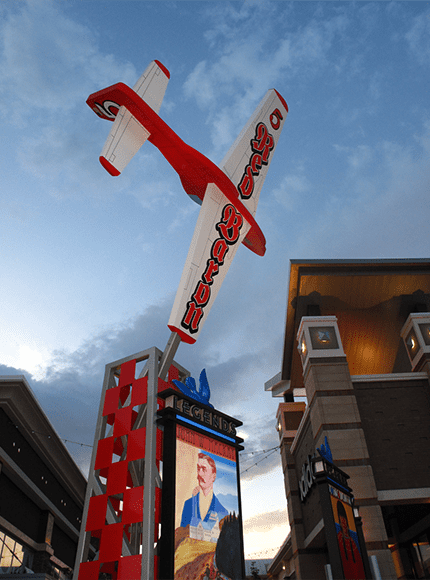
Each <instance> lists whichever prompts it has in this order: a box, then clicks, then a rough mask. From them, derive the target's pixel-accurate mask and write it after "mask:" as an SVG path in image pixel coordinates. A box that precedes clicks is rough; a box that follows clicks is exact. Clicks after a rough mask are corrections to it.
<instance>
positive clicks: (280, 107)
mask: <svg viewBox="0 0 430 580" xmlns="http://www.w3.org/2000/svg"><path fill="white" fill-rule="evenodd" d="M169 78H170V74H169V71H168V70H167V69H166V68H165V67H164V66H163V65H162V64H161V63H160V62H158V61H156V60H155V61H153V62H152V63H151V64H150V65H149V66H148V68H147V69H146V70H145V72H144V73H143V74H142V76H141V77H140V78H139V80H138V81H137V83H136V84H135V85H134V87H133V89H130V87H128V86H127V85H125V84H123V83H117V84H115V85H112V86H110V87H108V88H106V89H103V90H101V91H98V92H97V93H93V94H92V95H90V96H89V97H88V99H87V103H88V105H89V106H90V107H91V108H92V109H93V110H94V111H95V112H96V113H97V115H99V116H100V117H102V118H103V119H108V120H110V121H114V123H113V127H112V129H111V131H110V133H109V137H108V138H107V140H106V143H105V145H104V147H103V150H102V153H101V156H100V162H101V164H102V165H103V167H104V168H105V169H106V170H107V171H108V172H109V173H110V174H111V175H119V174H120V173H121V172H122V171H123V170H124V168H125V167H126V166H127V164H128V163H129V161H130V160H131V159H132V157H133V156H134V155H135V153H137V151H138V150H139V149H140V147H141V146H142V145H143V143H144V142H145V141H146V140H148V141H149V142H150V143H152V144H153V145H155V146H156V147H157V148H158V149H159V150H160V152H161V153H162V154H163V155H164V157H165V158H166V159H167V161H168V162H169V163H170V164H171V166H172V167H173V168H174V169H175V171H176V172H177V173H178V175H179V178H180V180H181V183H182V185H183V187H184V189H185V191H186V192H187V194H188V195H189V196H190V197H191V199H193V200H194V201H195V202H197V203H198V204H200V205H201V206H202V208H201V210H200V214H199V217H198V220H197V225H196V228H195V230H194V235H193V239H192V241H191V246H190V249H189V252H188V256H187V259H186V262H185V266H184V270H183V273H182V277H181V281H180V284H179V288H178V291H177V294H176V298H175V302H174V304H173V308H172V312H171V314H170V319H169V323H168V326H169V328H170V330H172V331H173V332H177V333H178V335H179V336H180V338H181V340H182V341H184V342H187V343H190V344H192V343H194V342H195V341H196V338H197V336H198V334H199V332H200V330H201V328H202V326H203V322H204V320H205V319H206V317H207V314H208V312H209V310H210V308H211V306H212V304H213V302H214V300H215V298H216V295H217V293H218V290H219V289H220V287H221V284H222V282H223V280H224V277H225V275H226V273H227V271H228V269H229V267H230V264H231V262H232V261H233V258H234V256H235V253H236V250H237V248H238V247H239V245H240V244H241V242H243V243H244V245H245V246H246V247H247V248H249V249H250V250H252V251H253V252H255V253H256V254H258V255H260V256H263V255H264V253H265V251H266V240H265V238H264V235H263V233H262V231H261V230H260V228H259V227H258V225H257V222H256V221H255V219H254V216H255V213H256V211H257V204H258V198H259V196H260V192H261V188H262V185H263V182H264V179H265V177H266V175H267V171H268V168H269V164H270V162H271V160H272V157H273V153H274V150H275V147H276V145H277V143H278V140H279V136H280V134H281V130H282V127H283V125H284V122H285V119H286V116H287V113H288V107H287V104H286V102H285V101H284V99H283V98H282V97H281V95H280V94H279V93H278V92H277V91H276V90H275V89H271V90H269V91H267V93H266V95H265V96H264V98H263V100H262V101H261V102H260V104H259V105H258V107H257V109H256V110H255V112H254V114H253V115H252V116H251V118H250V119H249V121H248V123H247V124H246V125H245V127H244V128H243V130H242V132H241V133H240V135H239V136H238V138H237V139H236V141H235V142H234V144H233V145H232V146H231V148H230V149H229V151H228V153H227V155H226V156H225V157H224V159H223V160H222V161H221V163H220V166H219V167H217V166H216V165H215V164H214V163H212V161H210V160H209V159H208V158H207V157H205V156H204V155H202V154H201V153H199V152H198V151H196V150H195V149H193V148H192V147H190V146H189V145H187V144H186V143H184V141H182V139H180V138H179V137H178V135H176V133H175V132H174V131H173V130H172V129H171V128H170V127H169V126H168V125H167V124H166V123H165V122H164V121H163V120H162V119H161V118H160V117H159V115H158V111H159V110H160V106H161V102H162V100H163V97H164V93H165V91H166V87H167V83H168V82H169Z"/></svg>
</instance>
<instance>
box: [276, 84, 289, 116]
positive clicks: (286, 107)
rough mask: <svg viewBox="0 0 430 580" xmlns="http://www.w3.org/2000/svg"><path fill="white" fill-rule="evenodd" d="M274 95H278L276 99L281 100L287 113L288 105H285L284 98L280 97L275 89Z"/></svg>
mask: <svg viewBox="0 0 430 580" xmlns="http://www.w3.org/2000/svg"><path fill="white" fill-rule="evenodd" d="M275 93H276V94H277V95H278V97H279V98H280V99H281V103H282V104H283V105H284V107H285V109H286V111H287V113H288V105H287V103H286V102H285V99H284V97H283V96H282V95H280V94H279V93H278V91H277V90H276V89H275Z"/></svg>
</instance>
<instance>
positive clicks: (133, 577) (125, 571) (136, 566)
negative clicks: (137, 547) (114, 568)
mask: <svg viewBox="0 0 430 580" xmlns="http://www.w3.org/2000/svg"><path fill="white" fill-rule="evenodd" d="M141 566H142V556H140V555H137V556H126V557H124V558H121V560H120V561H119V565H118V580H140V570H141ZM155 578H157V576H155Z"/></svg>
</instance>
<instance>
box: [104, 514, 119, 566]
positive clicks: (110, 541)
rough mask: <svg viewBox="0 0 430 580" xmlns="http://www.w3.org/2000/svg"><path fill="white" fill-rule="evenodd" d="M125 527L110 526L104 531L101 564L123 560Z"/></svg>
mask: <svg viewBox="0 0 430 580" xmlns="http://www.w3.org/2000/svg"><path fill="white" fill-rule="evenodd" d="M122 531H123V525H122V524H121V523H119V524H110V525H109V526H105V527H104V528H103V530H102V537H101V540H100V553H99V561H100V562H115V561H116V560H119V559H120V558H121V552H122Z"/></svg>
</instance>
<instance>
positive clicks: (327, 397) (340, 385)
mask: <svg viewBox="0 0 430 580" xmlns="http://www.w3.org/2000/svg"><path fill="white" fill-rule="evenodd" d="M297 336H298V342H299V350H300V354H301V359H302V365H303V381H304V386H305V389H306V396H307V399H308V405H309V417H310V421H311V425H312V432H313V436H314V442H315V443H314V447H315V449H316V448H317V447H320V446H321V444H324V440H325V437H327V439H328V442H329V445H330V448H331V451H332V454H333V462H334V463H335V464H336V465H337V466H338V467H340V468H341V469H342V470H343V471H345V472H346V473H347V474H348V475H349V476H350V480H349V482H348V483H349V485H350V487H351V488H352V490H353V493H354V496H355V500H356V505H357V506H359V507H360V516H361V517H362V521H363V534H364V539H365V542H366V547H367V550H368V554H369V556H371V555H376V556H377V558H378V563H379V567H380V570H381V574H382V577H383V578H396V577H397V576H396V572H395V568H394V564H393V561H392V558H391V552H390V550H389V548H388V538H387V534H386V530H385V525H384V520H383V517H382V511H381V508H380V506H379V504H378V499H377V489H376V484H375V479H374V476H373V470H372V467H371V465H370V461H369V452H368V449H367V444H366V439H365V436H364V431H363V428H362V424H361V419H360V413H359V411H358V406H357V401H356V398H355V394H354V389H353V386H352V382H351V376H350V374H349V370H348V364H347V361H346V356H345V353H344V351H343V347H342V342H341V339H340V334H339V329H338V327H337V319H336V317H335V316H318V317H303V318H302V321H301V324H300V327H299V332H298V335H297Z"/></svg>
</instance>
